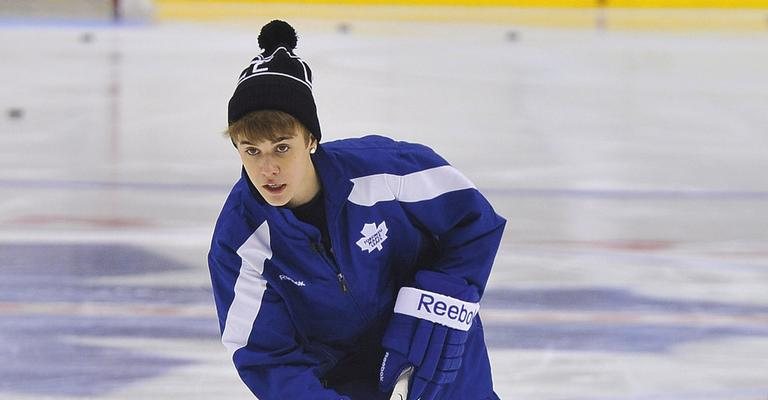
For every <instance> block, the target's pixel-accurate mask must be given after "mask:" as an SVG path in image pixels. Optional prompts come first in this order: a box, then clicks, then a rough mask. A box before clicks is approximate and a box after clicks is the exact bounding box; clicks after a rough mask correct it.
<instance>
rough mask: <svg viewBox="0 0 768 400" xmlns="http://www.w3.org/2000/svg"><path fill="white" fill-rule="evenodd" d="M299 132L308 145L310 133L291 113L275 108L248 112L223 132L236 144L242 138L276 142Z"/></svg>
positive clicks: (258, 141) (310, 139)
mask: <svg viewBox="0 0 768 400" xmlns="http://www.w3.org/2000/svg"><path fill="white" fill-rule="evenodd" d="M299 132H300V133H301V134H303V135H304V143H305V144H306V145H309V144H310V143H311V142H312V134H311V133H310V132H309V130H307V128H306V127H305V126H304V125H302V123H301V122H299V120H297V119H296V118H294V117H293V116H292V115H291V114H288V113H286V112H283V111H277V110H259V111H253V112H250V113H248V114H246V115H245V116H243V117H242V118H240V119H238V120H237V121H235V122H234V123H232V125H230V126H229V127H228V128H227V131H226V132H224V134H225V135H226V136H228V137H229V138H230V139H231V140H232V143H235V146H237V145H236V143H237V141H239V140H240V139H243V138H245V139H247V140H248V141H250V142H252V143H260V142H262V141H272V142H276V141H277V140H278V138H281V137H285V136H286V135H288V136H289V137H294V136H296V135H297V133H299Z"/></svg>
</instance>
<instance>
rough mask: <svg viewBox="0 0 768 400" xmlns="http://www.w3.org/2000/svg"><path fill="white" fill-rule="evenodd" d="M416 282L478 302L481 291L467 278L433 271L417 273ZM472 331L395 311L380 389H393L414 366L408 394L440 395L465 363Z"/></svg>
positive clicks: (412, 398)
mask: <svg viewBox="0 0 768 400" xmlns="http://www.w3.org/2000/svg"><path fill="white" fill-rule="evenodd" d="M416 286H418V287H419V288H421V289H423V290H427V291H430V292H434V293H438V294H442V295H445V296H449V297H452V298H454V299H458V300H462V301H466V302H472V303H476V302H478V301H479V299H480V295H479V293H478V291H477V289H476V288H475V287H474V286H471V285H469V284H467V282H466V281H465V280H464V279H461V278H456V277H452V276H449V275H446V274H442V273H438V272H433V271H420V272H419V273H417V274H416ZM467 337H468V332H466V331H462V330H459V329H453V328H450V327H447V326H445V325H441V324H437V323H434V322H432V321H429V320H426V319H420V318H416V317H413V316H411V315H406V314H400V313H395V314H394V315H393V316H392V319H391V320H390V322H389V325H388V326H387V329H386V331H385V332H384V337H383V340H382V346H383V347H384V350H385V351H386V353H385V355H384V359H383V360H382V364H381V371H380V374H379V390H381V391H382V392H385V393H388V392H390V391H392V389H393V387H394V386H395V383H396V382H397V379H398V377H399V376H400V374H401V373H402V371H403V370H405V369H406V368H408V367H409V366H413V367H414V372H413V375H412V378H411V385H410V389H409V390H408V398H407V399H405V398H404V400H415V399H421V400H433V399H436V398H437V396H438V394H439V393H440V391H441V390H442V388H443V386H445V385H447V384H449V383H451V382H453V381H454V380H455V379H456V375H457V374H458V371H459V367H461V360H462V355H463V353H464V344H465V343H466V341H467Z"/></svg>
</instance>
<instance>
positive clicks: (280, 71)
mask: <svg viewBox="0 0 768 400" xmlns="http://www.w3.org/2000/svg"><path fill="white" fill-rule="evenodd" d="M297 41H298V40H297V38H296V31H295V30H294V29H293V27H292V26H291V25H289V24H288V23H287V22H285V21H279V20H274V21H272V22H270V23H268V24H266V25H264V27H263V28H261V33H260V34H259V47H261V48H262V50H264V52H263V53H261V54H259V55H258V56H256V57H255V58H254V59H253V60H252V61H251V63H250V64H249V65H248V67H246V68H245V69H244V70H243V72H242V73H241V74H240V78H239V79H238V81H237V87H236V88H235V93H234V94H233V95H232V98H231V99H229V110H228V118H227V119H228V122H229V124H230V125H232V124H233V123H235V122H236V121H237V120H239V119H240V118H242V117H244V116H245V115H246V114H248V113H250V112H253V111H258V110H278V111H283V112H286V113H288V114H290V115H292V116H293V117H294V118H296V119H297V120H299V122H301V123H302V125H304V127H306V128H307V130H309V132H310V133H312V135H313V136H314V137H315V138H316V139H317V140H318V141H320V136H321V134H320V122H319V121H318V119H317V107H316V106H315V99H314V97H312V70H311V69H310V68H309V65H308V64H307V63H306V62H305V61H304V60H302V59H301V58H299V57H297V56H296V55H295V54H294V53H293V50H294V49H295V48H296V43H297Z"/></svg>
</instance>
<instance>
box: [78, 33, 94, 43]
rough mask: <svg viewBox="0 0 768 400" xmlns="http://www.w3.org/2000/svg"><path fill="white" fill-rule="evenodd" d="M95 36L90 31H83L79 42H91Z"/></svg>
mask: <svg viewBox="0 0 768 400" xmlns="http://www.w3.org/2000/svg"><path fill="white" fill-rule="evenodd" d="M95 38H96V36H95V35H94V34H93V33H91V32H85V33H83V34H82V35H80V42H82V43H91V42H93V40H94V39H95Z"/></svg>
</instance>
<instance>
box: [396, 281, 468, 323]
mask: <svg viewBox="0 0 768 400" xmlns="http://www.w3.org/2000/svg"><path fill="white" fill-rule="evenodd" d="M479 310H480V303H470V302H467V301H463V300H459V299H456V298H453V297H450V296H446V295H443V294H440V293H435V292H430V291H427V290H422V289H417V288H413V287H403V288H400V292H399V293H398V294H397V301H396V302H395V313H398V314H405V315H410V316H412V317H416V318H419V319H424V320H427V321H431V322H434V323H436V324H440V325H444V326H447V327H449V328H453V329H458V330H461V331H465V332H466V331H468V330H469V328H471V327H472V321H473V320H474V317H475V315H477V312H478V311H479Z"/></svg>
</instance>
